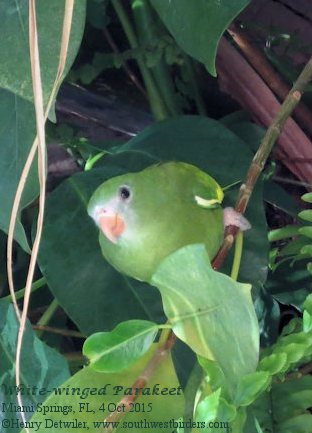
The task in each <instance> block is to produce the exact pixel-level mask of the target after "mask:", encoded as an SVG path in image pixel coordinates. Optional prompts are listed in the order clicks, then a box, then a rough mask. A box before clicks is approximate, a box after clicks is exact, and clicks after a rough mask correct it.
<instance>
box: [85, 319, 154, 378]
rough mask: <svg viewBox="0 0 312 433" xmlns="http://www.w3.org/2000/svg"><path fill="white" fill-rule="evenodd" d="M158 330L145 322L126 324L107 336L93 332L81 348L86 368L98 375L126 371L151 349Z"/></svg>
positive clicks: (138, 321) (117, 327)
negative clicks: (86, 359) (98, 372)
mask: <svg viewBox="0 0 312 433" xmlns="http://www.w3.org/2000/svg"><path fill="white" fill-rule="evenodd" d="M157 332H158V326H157V325H156V324H155V323H153V322H149V321H147V320H127V321H126V322H121V323H119V324H118V325H117V326H116V328H114V329H113V330H112V331H111V332H96V333H95V334H92V335H91V336H90V337H89V338H88V339H87V340H86V341H85V343H84V345H83V354H84V355H85V356H86V357H87V358H89V361H90V365H91V366H92V368H93V369H94V370H96V371H100V372H102V373H109V372H116V371H120V370H124V369H126V368H129V367H130V366H131V365H132V364H134V362H135V361H137V360H138V359H139V358H140V357H141V356H143V355H144V353H145V352H147V350H148V349H149V348H150V346H151V345H152V343H153V341H154V339H155V337H156V334H157Z"/></svg>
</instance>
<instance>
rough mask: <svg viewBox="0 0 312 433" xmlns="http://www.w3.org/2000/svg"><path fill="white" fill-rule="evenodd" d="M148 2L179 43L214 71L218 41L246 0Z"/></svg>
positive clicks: (212, 72) (163, 0)
mask: <svg viewBox="0 0 312 433" xmlns="http://www.w3.org/2000/svg"><path fill="white" fill-rule="evenodd" d="M151 3H152V5H153V6H154V8H155V9H156V11H157V12H158V14H159V16H160V18H161V19H162V20H163V22H164V24H165V25H166V27H167V28H168V30H169V31H170V33H171V34H172V35H173V37H174V38H175V40H176V42H177V43H178V45H180V47H181V48H182V49H183V50H184V51H186V53H187V54H189V55H190V56H192V57H195V58H196V59H197V60H199V61H200V62H202V63H204V65H205V66H206V68H207V69H208V71H209V72H210V73H211V74H212V75H216V68H215V57H216V51H217V46H218V42H219V40H220V38H221V36H222V34H223V32H224V31H225V30H226V29H227V27H228V26H229V24H230V23H231V22H232V21H233V20H234V18H235V17H236V16H237V15H238V14H239V13H240V12H241V11H242V10H243V9H244V8H245V7H246V6H247V5H248V3H249V1H248V0H231V1H230V2H229V1H227V2H225V1H223V2H216V1H214V0H197V1H196V7H194V4H193V3H192V2H190V1H189V0H151Z"/></svg>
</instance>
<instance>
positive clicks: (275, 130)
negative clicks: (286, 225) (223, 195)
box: [213, 57, 312, 269]
mask: <svg viewBox="0 0 312 433" xmlns="http://www.w3.org/2000/svg"><path fill="white" fill-rule="evenodd" d="M311 79H312V57H311V59H310V60H309V62H308V63H307V64H306V66H305V67H304V69H303V71H302V72H301V74H300V75H299V77H298V79H297V81H296V82H295V83H294V85H293V87H292V89H291V91H290V92H289V94H288V96H287V98H286V99H285V101H284V102H283V104H282V106H281V109H280V111H279V112H278V113H277V115H276V117H275V119H274V120H273V122H272V124H271V126H270V127H269V129H268V130H267V132H266V134H265V136H264V137H263V140H262V142H261V144H260V147H259V149H258V151H257V153H256V154H255V156H254V158H253V160H252V163H251V165H250V167H249V170H248V172H247V175H246V180H245V182H244V183H243V184H242V186H241V187H240V190H239V195H238V199H237V202H236V206H235V210H236V211H237V212H239V213H241V214H244V213H245V211H246V208H247V205H248V203H249V199H250V197H251V194H252V191H253V189H254V187H255V184H256V182H257V180H258V178H259V175H260V173H261V172H262V170H263V168H264V166H265V163H266V161H267V159H268V157H269V155H270V153H271V151H272V149H273V146H274V143H275V142H276V140H277V138H278V136H279V135H280V133H281V131H282V129H283V127H284V125H285V123H286V121H287V119H288V118H289V116H291V114H292V112H293V110H294V109H295V107H296V106H297V104H298V103H299V101H300V99H301V96H302V94H303V91H304V89H305V87H306V85H307V84H308V83H309V81H310V80H311ZM238 230H239V229H238V227H235V226H229V227H227V228H226V230H225V237H224V242H223V245H222V246H221V248H220V250H219V252H218V254H217V256H216V257H215V259H214V261H213V267H214V269H220V268H221V266H222V265H223V262H224V260H225V257H226V256H227V254H228V252H229V250H230V249H231V247H232V244H233V241H234V238H235V236H236V234H237V233H238Z"/></svg>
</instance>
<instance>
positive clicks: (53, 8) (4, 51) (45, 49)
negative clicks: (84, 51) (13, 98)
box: [0, 0, 86, 101]
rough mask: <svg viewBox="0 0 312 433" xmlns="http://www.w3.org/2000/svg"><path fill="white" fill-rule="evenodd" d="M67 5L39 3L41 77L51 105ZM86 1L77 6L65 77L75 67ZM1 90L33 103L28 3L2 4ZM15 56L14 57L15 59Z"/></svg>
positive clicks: (8, 0)
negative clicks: (3, 89) (6, 90)
mask: <svg viewBox="0 0 312 433" xmlns="http://www.w3.org/2000/svg"><path fill="white" fill-rule="evenodd" d="M64 6H65V2H61V3H60V2H59V0H49V1H48V2H47V1H45V0H39V1H37V2H36V8H37V10H36V14H37V22H38V39H39V50H40V62H41V65H42V67H41V76H42V85H43V95H44V100H45V101H47V99H48V96H49V94H50V92H51V89H52V85H53V83H54V80H55V76H56V72H57V66H58V61H59V60H58V59H59V52H60V43H61V37H62V27H63V17H64ZM85 13H86V1H85V0H79V1H78V2H75V6H74V14H73V23H72V28H71V35H70V44H69V47H68V55H67V61H66V68H65V72H64V76H65V75H66V74H67V72H68V71H69V68H70V66H71V64H72V63H73V61H74V59H75V57H76V54H77V51H78V48H79V46H80V42H81V39H82V35H83V31H84V22H85ZM0 21H1V23H2V26H1V35H2V43H1V44H0V57H1V64H0V87H3V88H6V89H8V90H10V91H11V92H13V93H15V94H16V95H18V96H21V97H22V98H25V99H28V100H33V88H32V81H31V72H30V60H29V44H28V2H24V1H14V0H1V1H0ZM12 53H14V55H12Z"/></svg>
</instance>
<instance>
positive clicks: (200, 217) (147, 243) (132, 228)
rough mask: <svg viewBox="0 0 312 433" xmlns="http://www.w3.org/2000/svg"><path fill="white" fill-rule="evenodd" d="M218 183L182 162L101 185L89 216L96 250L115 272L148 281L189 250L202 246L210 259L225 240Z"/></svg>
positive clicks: (147, 170) (151, 168) (167, 163)
mask: <svg viewBox="0 0 312 433" xmlns="http://www.w3.org/2000/svg"><path fill="white" fill-rule="evenodd" d="M222 199H223V191H222V189H221V187H220V186H219V185H218V183H217V182H216V181H215V180H214V179H213V178H212V177H211V176H209V175H208V174H206V173H205V172H203V171H201V170H200V169H199V168H197V167H195V166H193V165H190V164H186V163H183V162H166V163H160V164H156V165H152V166H150V167H148V168H146V169H144V170H143V171H141V172H138V173H128V174H124V175H122V176H117V177H114V178H112V179H109V180H107V181H106V182H104V183H103V184H102V185H101V186H100V187H99V188H98V189H97V190H96V191H95V192H94V194H93V195H92V197H91V199H90V202H89V205H88V213H89V215H90V216H91V217H92V218H93V219H94V221H95V223H96V224H97V226H98V227H99V229H100V235H99V240H100V245H101V249H102V253H103V255H104V257H105V258H106V259H107V261H108V262H109V263H110V264H111V265H113V266H114V267H115V268H116V269H117V270H118V271H120V272H122V273H124V274H126V275H128V276H130V277H133V278H136V279H138V280H141V281H150V279H151V277H152V275H153V273H154V272H155V270H156V268H157V266H158V265H159V264H160V263H161V261H162V260H163V259H164V258H165V257H166V256H168V255H169V254H171V253H173V252H174V251H176V250H177V249H179V248H182V247H183V246H185V245H188V244H194V243H204V244H205V246H206V249H207V252H208V255H209V257H210V259H212V258H213V257H214V256H215V254H216V253H217V251H218V249H219V247H220V245H221V243H222V240H223V234H224V221H223V211H222V208H221V202H222Z"/></svg>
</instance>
